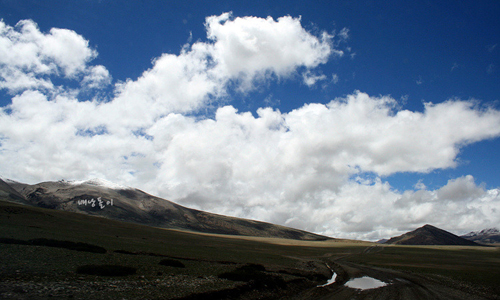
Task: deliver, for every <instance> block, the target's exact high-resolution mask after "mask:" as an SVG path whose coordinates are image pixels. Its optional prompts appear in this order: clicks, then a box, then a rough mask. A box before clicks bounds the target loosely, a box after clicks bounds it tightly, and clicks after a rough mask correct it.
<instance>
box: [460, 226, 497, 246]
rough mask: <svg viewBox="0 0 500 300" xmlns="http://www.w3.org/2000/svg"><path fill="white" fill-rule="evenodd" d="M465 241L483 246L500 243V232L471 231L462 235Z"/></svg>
mask: <svg viewBox="0 0 500 300" xmlns="http://www.w3.org/2000/svg"><path fill="white" fill-rule="evenodd" d="M462 237H463V238H464V239H467V240H469V241H474V242H476V243H481V244H495V243H500V231H499V230H498V229H497V228H488V229H483V230H481V231H471V232H469V233H467V234H465V235H462Z"/></svg>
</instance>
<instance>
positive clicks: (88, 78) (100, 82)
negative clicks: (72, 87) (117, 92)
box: [81, 65, 112, 89]
mask: <svg viewBox="0 0 500 300" xmlns="http://www.w3.org/2000/svg"><path fill="white" fill-rule="evenodd" d="M111 79H112V78H111V75H110V74H109V71H108V70H107V69H106V68H105V67H104V66H101V65H99V66H94V67H91V68H89V69H88V70H87V74H86V75H85V77H84V78H83V80H82V82H81V85H82V86H83V87H85V88H89V89H102V88H104V87H106V86H107V85H109V84H111Z"/></svg>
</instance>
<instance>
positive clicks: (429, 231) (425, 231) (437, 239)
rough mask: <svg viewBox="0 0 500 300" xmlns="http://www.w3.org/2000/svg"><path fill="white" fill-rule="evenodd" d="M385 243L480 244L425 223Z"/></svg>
mask: <svg viewBox="0 0 500 300" xmlns="http://www.w3.org/2000/svg"><path fill="white" fill-rule="evenodd" d="M385 244H395V245H462V246H479V245H478V244H477V243H474V242H472V241H469V240H466V239H464V238H461V237H459V236H457V235H454V234H453V233H450V232H448V231H445V230H442V229H439V228H437V227H434V226H432V225H424V226H422V227H420V228H417V229H415V230H414V231H411V232H407V233H405V234H403V235H400V236H397V237H393V238H391V239H389V240H388V241H387V242H385Z"/></svg>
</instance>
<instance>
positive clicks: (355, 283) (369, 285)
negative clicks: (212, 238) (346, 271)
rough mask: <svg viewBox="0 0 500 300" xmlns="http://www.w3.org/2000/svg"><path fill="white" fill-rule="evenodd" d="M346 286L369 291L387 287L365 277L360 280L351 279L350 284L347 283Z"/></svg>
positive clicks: (381, 282)
mask: <svg viewBox="0 0 500 300" xmlns="http://www.w3.org/2000/svg"><path fill="white" fill-rule="evenodd" d="M345 285H346V286H347V287H350V288H353V289H359V290H368V289H376V288H379V287H383V286H386V285H387V283H385V282H383V281H380V280H378V279H375V278H371V277H368V276H364V277H360V278H354V279H351V280H349V281H348V282H346V284H345Z"/></svg>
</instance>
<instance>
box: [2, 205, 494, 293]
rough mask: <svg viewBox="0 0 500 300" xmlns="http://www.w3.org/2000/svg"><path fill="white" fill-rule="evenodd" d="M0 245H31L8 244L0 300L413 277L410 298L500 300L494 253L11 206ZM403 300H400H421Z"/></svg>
mask: <svg viewBox="0 0 500 300" xmlns="http://www.w3.org/2000/svg"><path fill="white" fill-rule="evenodd" d="M0 238H2V239H3V241H7V239H15V240H18V241H24V242H23V243H17V244H16V243H15V242H14V243H7V242H4V243H0V262H1V264H0V298H8V299H49V298H53V297H59V298H63V299H64V298H68V299H70V298H71V299H121V298H126V299H138V298H142V299H279V298H283V299H321V298H322V297H325V299H326V297H328V298H331V299H343V297H344V296H346V297H352V296H353V295H358V296H356V297H358V299H363V297H362V296H363V295H365V294H366V295H368V296H369V295H370V293H372V292H371V291H370V290H368V291H366V292H361V293H358V292H355V291H352V289H348V288H346V287H344V286H343V283H345V282H346V281H347V280H349V279H350V278H353V277H357V276H364V275H369V276H372V277H376V278H377V276H378V277H379V278H380V279H382V280H385V281H387V282H392V283H393V284H392V285H393V289H394V290H396V288H397V287H398V286H397V284H399V283H398V282H397V281H398V280H399V279H398V278H406V279H407V280H406V279H405V282H411V284H410V283H408V284H407V283H405V284H407V285H408V286H407V288H408V290H409V292H408V293H409V295H410V294H411V293H410V292H412V293H414V294H415V295H417V294H418V292H419V291H418V290H413V289H416V287H415V286H416V285H419V286H425V285H426V284H431V283H432V284H435V285H437V286H438V287H441V286H442V287H443V293H445V292H446V293H448V292H449V291H448V290H447V289H448V288H449V289H452V292H453V293H455V292H456V293H457V294H458V295H459V296H457V297H456V298H450V299H466V298H467V297H469V296H470V295H476V296H477V297H479V298H474V297H472V298H470V297H469V298H470V299H498V297H497V295H499V294H500V290H499V288H498V287H499V286H500V251H499V248H495V247H409V246H380V245H376V244H374V243H369V242H359V241H350V240H336V239H332V240H327V241H314V242H313V241H297V240H285V239H274V238H256V237H244V236H227V235H216V234H200V233H194V232H187V231H179V230H168V229H160V228H153V227H148V226H141V225H136V224H132V223H126V222H119V221H114V220H109V219H105V218H99V217H92V216H87V215H83V214H76V213H70V212H64V211H56V210H48V209H42V208H36V207H29V206H22V205H18V204H13V203H10V202H5V201H0ZM40 238H43V239H50V240H56V241H69V242H73V243H86V244H90V245H94V246H98V247H102V248H104V249H106V253H92V252H86V251H75V250H72V249H67V248H60V247H48V246H43V245H34V244H29V241H30V240H33V239H40ZM56 244H57V243H56ZM70 244H71V243H70ZM162 261H163V263H161V262H162ZM172 261H177V262H179V263H180V264H177V263H173V262H172ZM165 262H169V263H165ZM88 266H98V267H100V268H103V267H102V266H114V267H113V268H115V269H116V268H118V269H119V268H120V267H124V268H123V269H125V268H126V270H129V271H130V270H131V269H133V270H134V272H128V273H127V274H123V275H124V276H99V275H92V274H93V273H92V272H90V273H88V274H87V273H82V272H79V270H87V269H89V267H88ZM116 266H118V267H116ZM181 266H184V267H181ZM106 268H107V267H106ZM330 268H332V269H333V270H334V271H335V272H337V274H339V275H340V276H339V280H338V282H337V283H336V284H334V285H332V286H331V287H328V288H324V289H320V288H317V287H316V286H317V285H319V284H322V283H324V282H326V280H327V279H328V278H329V277H330V276H331V272H332V271H331V270H330ZM392 270H394V272H393V271H392ZM228 274H229V275H228ZM117 275H120V274H117ZM405 276H406V277H405ZM228 278H229V279H228ZM235 278H245V280H236V279H235ZM429 280H431V281H432V282H431V281H429ZM401 282H403V281H401ZM401 284H402V283H401ZM385 289H386V290H387V291H391V289H390V288H385ZM380 290H382V289H380ZM372 291H373V290H372ZM439 291H440V290H439V289H438V292H435V293H439ZM394 293H396V292H390V293H389V294H388V295H389V296H391V297H392V296H394V295H395V294H394ZM461 293H463V295H462V294H461ZM332 295H334V296H332ZM335 295H336V296H335ZM359 295H361V296H359ZM401 295H402V296H401V297H399V298H397V297H393V298H394V299H417V298H412V296H411V295H410V296H405V295H406V294H401ZM429 295H430V296H429V297H433V295H434V296H436V295H438V294H429ZM460 295H461V296H460ZM368 296H367V297H368ZM417 296H418V295H417ZM336 297H337V298H336ZM415 297H416V296H415ZM435 298H436V299H440V298H439V297H437V296H436V297H435ZM367 299H368V298H367ZM382 299H384V298H382ZM424 299H425V298H424ZM429 299H430V298H429ZM443 299H444V298H443Z"/></svg>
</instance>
